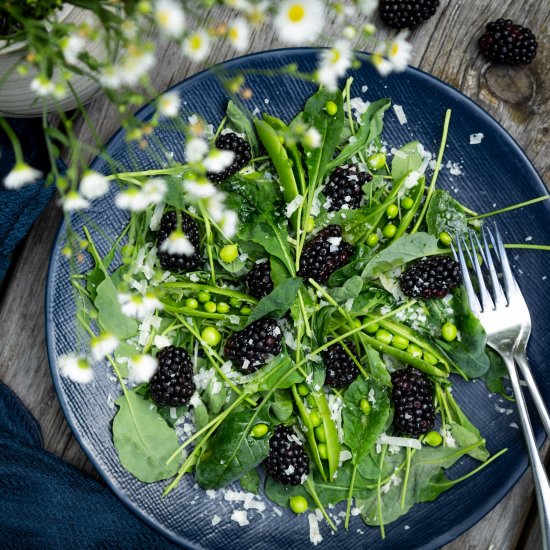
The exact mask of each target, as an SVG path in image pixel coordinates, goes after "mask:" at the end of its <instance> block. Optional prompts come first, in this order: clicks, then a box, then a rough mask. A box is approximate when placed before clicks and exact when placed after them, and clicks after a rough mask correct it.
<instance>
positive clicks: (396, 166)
mask: <svg viewBox="0 0 550 550" xmlns="http://www.w3.org/2000/svg"><path fill="white" fill-rule="evenodd" d="M420 147H421V145H420V143H419V142H418V141H411V142H410V143H407V144H405V145H403V147H401V149H399V150H398V151H397V153H395V154H394V156H393V160H392V163H391V177H392V179H393V181H395V182H397V181H400V180H402V179H403V178H405V177H406V176H407V175H408V174H410V173H411V172H412V171H413V170H418V169H419V168H420V166H421V165H422V155H421V154H420V152H419V149H420Z"/></svg>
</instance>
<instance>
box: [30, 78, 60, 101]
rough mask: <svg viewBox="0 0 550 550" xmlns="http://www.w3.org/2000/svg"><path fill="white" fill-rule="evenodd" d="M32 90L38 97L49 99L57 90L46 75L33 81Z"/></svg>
mask: <svg viewBox="0 0 550 550" xmlns="http://www.w3.org/2000/svg"><path fill="white" fill-rule="evenodd" d="M30 86H31V90H32V91H33V92H35V93H36V95H37V96H38V97H47V96H49V95H52V94H53V92H54V89H55V85H54V83H53V82H52V81H51V80H50V79H49V78H47V77H45V76H44V75H39V76H37V77H35V78H33V79H32V80H31V84H30Z"/></svg>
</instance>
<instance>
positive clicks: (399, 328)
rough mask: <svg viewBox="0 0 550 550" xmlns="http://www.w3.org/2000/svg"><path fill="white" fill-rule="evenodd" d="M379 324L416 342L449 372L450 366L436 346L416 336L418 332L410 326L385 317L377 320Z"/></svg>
mask: <svg viewBox="0 0 550 550" xmlns="http://www.w3.org/2000/svg"><path fill="white" fill-rule="evenodd" d="M379 324H380V326H381V327H383V328H385V329H387V330H389V331H390V332H391V333H393V334H399V336H403V337H404V338H407V340H410V341H411V342H412V343H413V344H416V345H417V346H419V347H421V348H422V349H423V350H426V351H428V352H430V353H431V354H432V355H433V356H434V357H436V358H437V360H438V361H439V362H440V363H442V364H443V365H445V370H447V371H448V372H450V370H451V367H450V365H449V362H448V361H447V358H446V357H445V356H444V355H442V354H441V352H440V351H439V350H438V349H437V348H435V347H434V346H432V345H431V344H430V343H429V342H426V340H424V339H423V338H420V336H418V334H417V333H416V332H415V331H414V330H412V329H411V328H410V327H408V326H406V325H402V324H401V323H396V322H395V321H389V320H387V319H383V320H382V321H379Z"/></svg>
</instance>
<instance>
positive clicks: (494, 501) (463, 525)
mask: <svg viewBox="0 0 550 550" xmlns="http://www.w3.org/2000/svg"><path fill="white" fill-rule="evenodd" d="M326 49H329V48H327V47H293V48H276V49H272V50H263V51H259V52H253V53H250V54H245V55H241V56H239V57H234V58H232V59H230V60H227V61H223V62H221V63H218V64H216V65H214V66H213V67H211V68H207V69H203V70H202V71H199V72H198V73H195V74H193V75H190V76H188V77H187V78H185V79H183V80H181V81H179V82H177V83H175V84H173V85H172V86H170V87H169V88H167V89H166V90H164V91H162V92H159V95H160V94H161V93H165V92H167V91H171V90H173V89H175V88H178V87H180V86H181V85H182V84H184V83H189V82H195V81H198V80H201V79H202V78H205V77H207V76H209V75H210V73H212V70H213V69H216V68H220V67H226V68H231V65H239V64H240V63H241V62H242V61H248V60H250V59H255V58H261V57H267V58H269V57H272V56H275V57H277V56H279V55H288V54H292V55H296V56H297V57H299V56H301V55H304V54H311V53H314V52H320V51H322V50H326ZM354 54H356V55H357V54H359V56H360V57H364V58H368V57H370V55H371V54H370V53H369V52H366V51H361V50H354ZM411 73H412V74H415V75H416V76H417V77H421V78H422V79H423V80H425V81H429V82H435V83H437V84H438V85H440V86H441V87H443V88H444V89H446V90H447V92H448V93H449V94H450V96H454V97H455V98H458V99H459V100H460V101H461V102H466V103H469V104H471V105H472V106H473V107H474V109H477V110H479V111H480V112H481V115H482V116H484V117H486V118H487V120H488V122H490V125H491V126H492V127H493V128H495V127H496V129H497V131H498V132H499V133H501V134H503V135H504V136H505V137H506V139H507V141H508V142H509V145H511V146H512V147H513V148H514V149H515V150H516V151H517V152H518V153H519V154H520V155H521V156H522V157H523V158H524V159H525V160H526V161H527V165H528V166H529V169H530V170H531V172H532V174H533V175H534V176H535V177H536V179H537V180H538V182H537V184H538V186H539V187H540V189H541V191H542V192H543V193H546V194H549V191H548V189H547V188H546V185H545V183H544V180H543V179H542V176H541V175H540V174H539V172H538V170H537V168H536V167H535V166H534V165H533V163H532V162H531V159H530V158H529V157H528V156H527V154H526V153H525V151H524V150H523V148H522V147H521V146H520V145H519V144H518V143H517V142H516V140H515V139H514V137H513V136H512V135H511V134H510V132H509V131H508V130H507V129H506V128H504V127H503V126H502V125H501V124H500V123H499V122H498V121H497V120H496V118H495V117H494V116H493V115H491V114H490V113H488V112H487V111H486V110H485V109H484V108H483V107H481V106H480V105H478V104H477V103H476V102H475V101H474V100H473V99H472V98H470V97H468V96H467V95H466V94H465V93H464V92H462V91H461V90H458V89H456V88H454V87H453V86H452V85H451V84H449V83H447V82H445V81H443V80H442V79H440V78H438V77H437V76H434V75H431V74H429V73H428V72H426V71H423V70H422V69H419V68H417V67H413V66H410V65H409V66H408V67H407V69H406V70H405V71H403V72H401V73H396V75H395V76H397V77H400V76H401V75H403V76H405V75H407V74H411ZM157 97H158V96H157ZM153 101H154V98H153V99H151V100H150V101H149V102H148V103H147V104H146V105H144V106H143V107H141V108H140V109H139V110H138V111H136V113H135V116H139V115H141V114H142V113H143V112H144V111H146V110H148V109H151V108H152V103H153ZM123 132H124V129H123V128H119V129H117V130H116V131H115V132H114V133H113V135H112V136H111V137H110V138H109V139H108V140H107V142H106V143H105V148H108V147H109V145H110V144H111V143H112V142H113V141H114V140H115V139H116V138H117V137H118V136H119V135H120V134H122V133H123ZM98 158H99V157H95V158H94V159H93V161H92V162H91V163H90V164H93V163H94V162H95V161H96V160H97V159H98ZM65 225H66V224H65V219H64V218H63V219H62V220H61V222H60V223H59V226H58V228H57V231H56V235H55V239H54V241H53V245H52V249H51V252H50V255H49V262H48V271H47V276H46V292H45V296H44V304H45V308H44V309H45V332H46V350H47V357H48V364H49V368H50V373H51V376H52V382H53V385H54V389H55V393H56V397H57V399H58V401H59V404H60V406H61V410H62V412H63V416H64V417H65V420H66V422H67V424H68V425H69V427H70V429H71V432H72V435H73V436H74V437H75V439H76V440H77V442H78V444H79V445H80V447H81V449H82V450H83V451H84V454H85V455H86V457H87V459H88V460H89V461H90V462H91V464H92V465H93V467H94V468H95V470H96V471H97V472H98V473H99V475H100V476H101V478H102V479H103V481H104V482H105V483H106V484H107V486H108V487H109V489H110V490H111V491H113V493H114V494H115V495H116V496H117V498H119V499H120V500H121V501H122V502H123V503H124V505H125V506H126V507H127V508H129V510H130V511H131V512H132V513H133V514H135V515H136V516H137V517H138V518H139V519H141V520H142V521H144V522H145V523H146V524H147V525H148V526H149V527H152V528H153V529H155V530H156V531H157V532H158V533H160V534H161V535H162V536H164V537H165V538H168V539H169V540H170V541H172V542H174V543H176V544H178V545H180V546H183V547H184V548H189V549H190V550H203V547H201V546H197V544H196V542H194V541H191V540H189V539H187V538H186V537H184V536H181V535H178V534H176V533H174V532H173V531H171V530H170V529H168V528H167V527H165V526H164V525H162V524H161V523H160V522H159V521H158V520H156V519H154V518H153V517H151V516H149V515H148V514H147V513H146V512H144V511H143V510H142V509H141V508H140V507H139V506H138V505H137V504H136V503H134V502H133V501H132V500H131V499H130V497H129V496H128V495H127V494H126V492H125V491H124V490H123V489H122V488H120V487H118V486H117V485H115V481H114V478H112V477H111V476H109V474H108V473H107V472H106V471H104V470H103V468H102V467H101V465H100V464H99V462H98V460H97V459H96V457H95V455H94V453H93V450H92V449H91V448H90V447H89V446H87V445H86V443H85V442H84V441H83V439H82V436H81V434H80V432H79V431H78V429H77V427H76V426H75V424H74V422H73V421H72V418H71V414H70V407H69V403H68V400H67V399H66V395H65V393H64V392H63V390H62V388H61V376H60V373H59V368H58V365H57V356H56V354H55V350H54V344H53V340H54V337H53V325H54V323H53V319H52V316H51V315H50V310H49V307H48V306H49V304H50V303H51V297H52V294H53V288H54V284H53V281H54V273H55V267H56V266H57V249H58V243H59V241H60V236H61V234H62V232H63V230H64V229H65ZM544 437H545V436H544V431H543V430H542V429H540V430H539V433H538V434H536V439H537V446H538V447H539V448H540V447H541V446H542V443H543V441H544ZM527 467H528V460H527V456H526V454H525V455H524V457H523V460H522V461H521V463H520V465H519V466H518V468H517V469H516V471H515V472H514V473H515V474H517V476H516V477H515V479H514V480H513V481H511V482H510V481H508V483H505V484H502V485H500V488H499V489H498V490H497V491H496V492H493V493H492V495H491V498H490V499H488V500H486V501H484V503H483V504H481V506H480V507H478V508H476V509H475V511H474V512H473V513H472V514H470V515H469V516H468V517H467V518H466V519H464V520H463V521H461V522H459V523H457V524H453V525H452V527H451V528H449V529H447V530H446V531H445V533H443V534H441V535H440V536H438V537H437V538H434V539H432V540H430V541H429V542H428V543H427V544H424V545H422V546H420V547H418V548H423V549H434V548H439V547H441V546H443V545H445V544H448V543H450V542H452V541H453V540H455V539H457V538H458V537H459V536H460V535H462V534H464V533H465V532H466V531H468V530H469V529H471V528H473V527H474V526H475V525H477V524H478V523H479V522H480V521H481V520H482V519H483V518H484V517H485V516H486V515H487V514H488V513H489V512H491V511H492V510H493V509H494V508H495V507H496V506H497V505H498V504H499V503H500V502H502V500H503V499H504V498H505V497H506V495H507V494H508V493H509V492H510V491H511V490H512V489H513V488H514V487H515V485H516V484H517V483H518V482H519V481H520V479H521V477H522V476H523V475H524V473H525V471H526V470H527ZM512 477H514V476H512Z"/></svg>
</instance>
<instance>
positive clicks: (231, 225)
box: [219, 210, 239, 239]
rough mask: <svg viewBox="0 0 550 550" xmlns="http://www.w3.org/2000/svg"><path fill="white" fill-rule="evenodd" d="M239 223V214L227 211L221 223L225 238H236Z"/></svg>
mask: <svg viewBox="0 0 550 550" xmlns="http://www.w3.org/2000/svg"><path fill="white" fill-rule="evenodd" d="M238 223H239V218H238V216H237V213H236V212H233V210H226V211H225V213H224V215H223V216H222V219H221V220H220V223H219V225H220V229H221V230H222V233H223V236H224V237H225V238H226V239H231V238H233V237H234V236H235V234H236V233H237V225H238Z"/></svg>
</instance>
